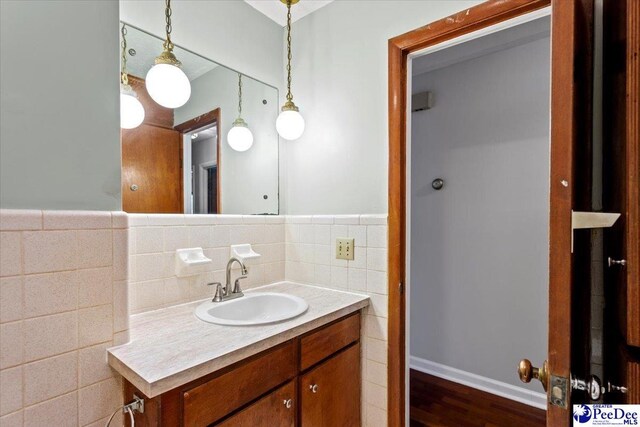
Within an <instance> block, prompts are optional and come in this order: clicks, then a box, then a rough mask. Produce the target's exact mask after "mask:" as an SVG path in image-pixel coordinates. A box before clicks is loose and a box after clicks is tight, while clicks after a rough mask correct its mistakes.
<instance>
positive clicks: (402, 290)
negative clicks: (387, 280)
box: [398, 282, 404, 295]
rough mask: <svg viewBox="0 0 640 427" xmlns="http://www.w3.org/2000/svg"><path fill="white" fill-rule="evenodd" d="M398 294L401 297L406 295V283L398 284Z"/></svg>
mask: <svg viewBox="0 0 640 427" xmlns="http://www.w3.org/2000/svg"><path fill="white" fill-rule="evenodd" d="M398 292H399V293H400V295H402V294H404V283H402V282H400V283H398Z"/></svg>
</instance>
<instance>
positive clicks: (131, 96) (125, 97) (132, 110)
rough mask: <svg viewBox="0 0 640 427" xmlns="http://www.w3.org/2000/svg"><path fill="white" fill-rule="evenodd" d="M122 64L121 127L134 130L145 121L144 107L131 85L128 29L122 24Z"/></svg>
mask: <svg viewBox="0 0 640 427" xmlns="http://www.w3.org/2000/svg"><path fill="white" fill-rule="evenodd" d="M120 33H121V34H122V42H121V46H122V63H121V64H120V67H121V68H120V127H121V128H122V129H133V128H137V127H138V126H140V124H141V123H142V122H143V121H144V107H143V106H142V104H141V103H140V101H139V100H138V95H136V93H135V92H134V90H133V89H132V88H131V86H130V85H129V75H128V74H127V28H126V27H125V25H124V24H122V29H121V31H120Z"/></svg>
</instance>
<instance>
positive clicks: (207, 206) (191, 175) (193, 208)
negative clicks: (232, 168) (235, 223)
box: [183, 123, 220, 214]
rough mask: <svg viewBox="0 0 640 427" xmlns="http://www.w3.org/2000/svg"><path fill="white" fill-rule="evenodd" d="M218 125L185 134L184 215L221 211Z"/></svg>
mask: <svg viewBox="0 0 640 427" xmlns="http://www.w3.org/2000/svg"><path fill="white" fill-rule="evenodd" d="M217 127H218V125H217V123H213V124H210V125H207V126H206V127H204V128H201V129H196V130H195V131H192V132H189V133H186V134H184V136H183V149H184V156H183V158H184V170H185V175H186V174H188V176H185V179H184V182H185V186H184V193H185V207H184V209H185V212H186V213H190V214H216V213H220V212H219V210H218V161H219V159H218V148H217V147H218V144H219V141H218V130H217Z"/></svg>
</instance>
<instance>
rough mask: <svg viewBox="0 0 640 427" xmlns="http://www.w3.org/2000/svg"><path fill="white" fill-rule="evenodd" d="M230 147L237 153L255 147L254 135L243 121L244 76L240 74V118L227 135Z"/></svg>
mask: <svg viewBox="0 0 640 427" xmlns="http://www.w3.org/2000/svg"><path fill="white" fill-rule="evenodd" d="M227 142H228V143H229V146H231V148H233V149H234V150H236V151H247V150H248V149H249V148H251V146H252V145H253V134H252V133H251V129H249V125H247V122H245V121H244V120H243V119H242V74H240V73H238V118H237V119H236V120H235V121H234V122H233V127H232V128H231V129H230V130H229V133H228V134H227Z"/></svg>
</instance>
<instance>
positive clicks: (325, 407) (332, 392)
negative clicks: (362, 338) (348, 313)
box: [300, 342, 360, 427]
mask: <svg viewBox="0 0 640 427" xmlns="http://www.w3.org/2000/svg"><path fill="white" fill-rule="evenodd" d="M300 407H301V411H300V425H301V426H302V427H333V426H344V427H349V426H359V425H360V343H359V342H358V343H356V344H354V345H352V346H351V347H349V348H347V349H346V350H343V351H342V352H340V353H338V354H336V355H335V356H334V357H332V358H330V359H328V360H327V361H325V362H323V363H321V364H320V365H318V366H316V367H315V368H313V369H311V370H310V371H309V372H307V373H305V374H303V375H302V376H301V377H300Z"/></svg>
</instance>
